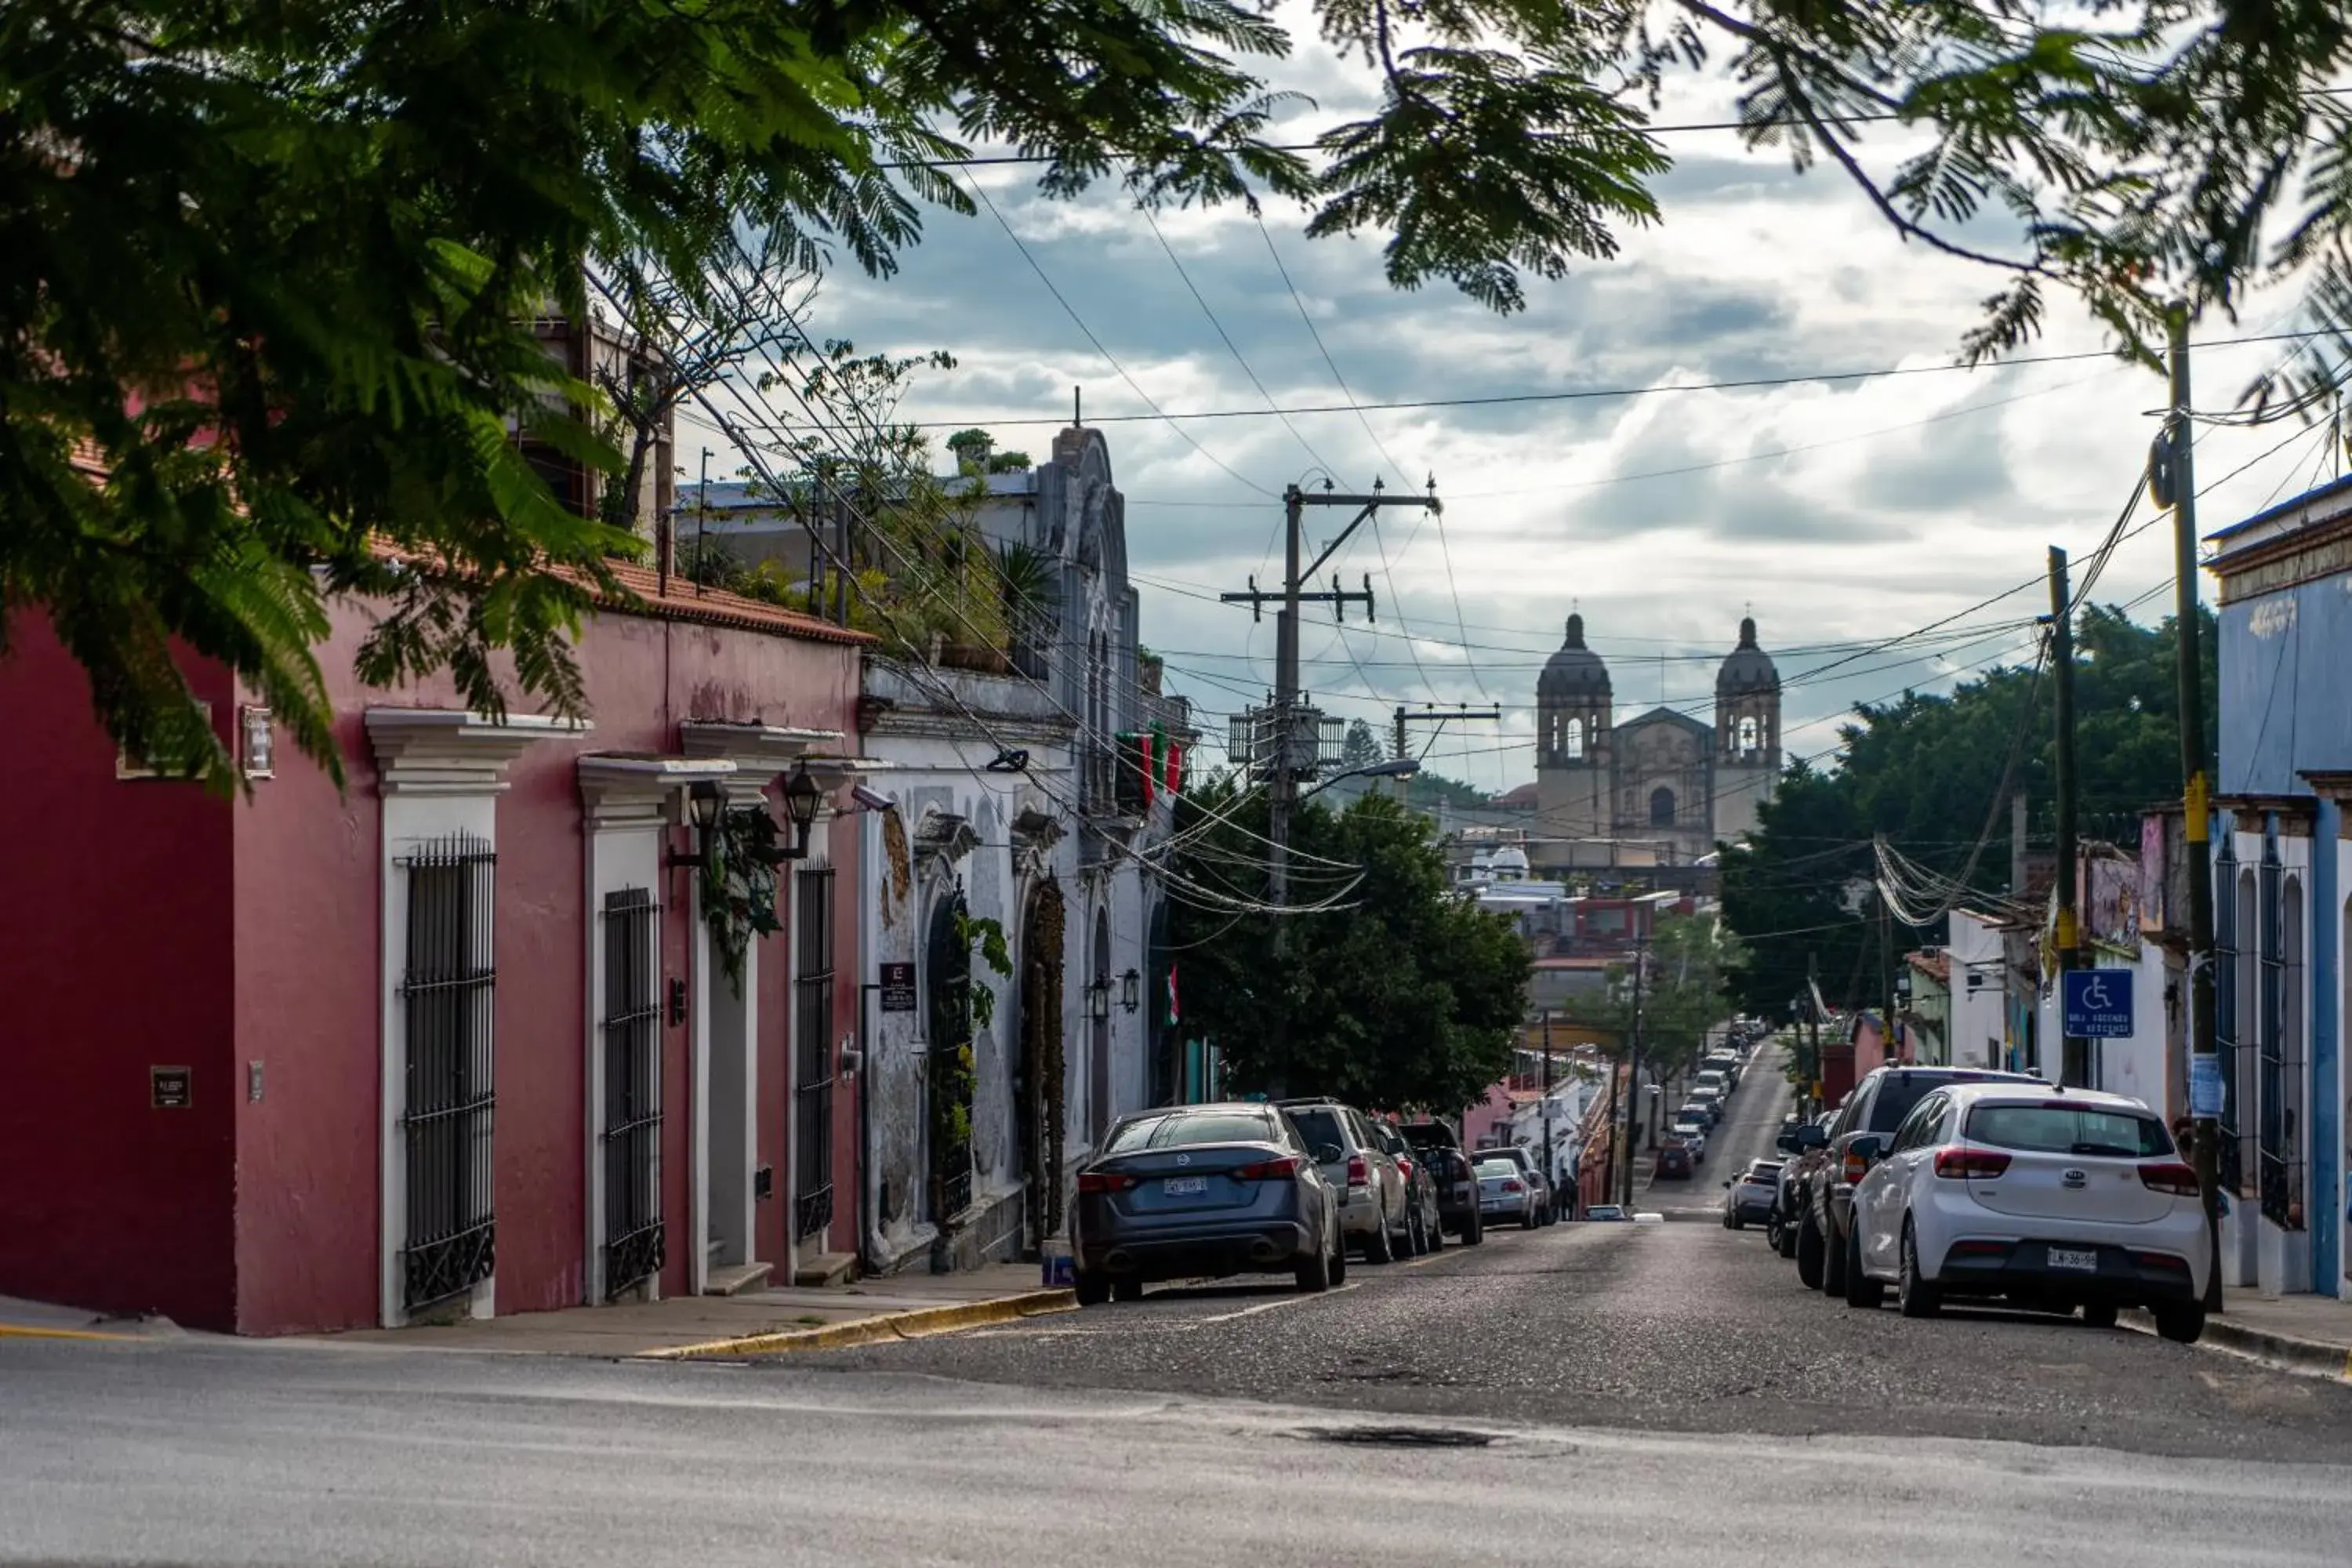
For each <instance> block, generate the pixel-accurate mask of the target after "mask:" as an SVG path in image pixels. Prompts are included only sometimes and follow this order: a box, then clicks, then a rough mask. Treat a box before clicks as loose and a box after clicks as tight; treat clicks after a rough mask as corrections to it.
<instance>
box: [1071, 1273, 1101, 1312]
mask: <svg viewBox="0 0 2352 1568" xmlns="http://www.w3.org/2000/svg"><path fill="white" fill-rule="evenodd" d="M1070 1289H1072V1290H1074V1291H1076V1293H1077V1298H1078V1305H1079V1306H1081V1307H1099V1306H1101V1305H1102V1304H1103V1303H1104V1302H1105V1301H1108V1300H1110V1281H1109V1280H1108V1279H1106V1278H1105V1277H1103V1276H1102V1275H1100V1274H1089V1273H1087V1271H1086V1270H1084V1269H1080V1270H1079V1271H1078V1272H1077V1273H1076V1274H1074V1275H1072V1276H1071V1277H1070Z"/></svg>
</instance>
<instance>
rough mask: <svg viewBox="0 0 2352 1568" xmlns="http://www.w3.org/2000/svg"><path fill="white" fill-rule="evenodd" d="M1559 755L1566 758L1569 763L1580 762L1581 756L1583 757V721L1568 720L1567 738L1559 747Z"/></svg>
mask: <svg viewBox="0 0 2352 1568" xmlns="http://www.w3.org/2000/svg"><path fill="white" fill-rule="evenodd" d="M1560 753H1561V754H1562V755H1563V756H1565V757H1567V758H1568V760H1569V761H1570V762H1577V761H1580V759H1581V758H1582V757H1583V755H1584V721H1583V720H1581V719H1570V721H1568V736H1567V739H1566V741H1565V742H1563V743H1562V744H1561V746H1560Z"/></svg>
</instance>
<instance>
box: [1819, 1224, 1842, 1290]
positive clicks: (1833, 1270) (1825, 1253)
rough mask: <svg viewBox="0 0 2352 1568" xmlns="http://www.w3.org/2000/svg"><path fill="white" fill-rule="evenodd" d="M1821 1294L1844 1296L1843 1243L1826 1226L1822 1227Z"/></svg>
mask: <svg viewBox="0 0 2352 1568" xmlns="http://www.w3.org/2000/svg"><path fill="white" fill-rule="evenodd" d="M1844 1294H1845V1243H1844V1242H1843V1241H1840V1240H1839V1239H1838V1237H1837V1233H1836V1232H1835V1231H1833V1230H1832V1229H1830V1227H1829V1226H1822V1295H1824V1296H1843V1295H1844Z"/></svg>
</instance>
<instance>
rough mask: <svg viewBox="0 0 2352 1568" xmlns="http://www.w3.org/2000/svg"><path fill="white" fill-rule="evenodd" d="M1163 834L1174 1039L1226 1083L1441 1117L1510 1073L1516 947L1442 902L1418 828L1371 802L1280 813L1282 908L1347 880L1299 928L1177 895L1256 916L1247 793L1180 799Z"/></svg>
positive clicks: (1520, 998)
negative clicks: (1204, 1043)
mask: <svg viewBox="0 0 2352 1568" xmlns="http://www.w3.org/2000/svg"><path fill="white" fill-rule="evenodd" d="M1176 829H1177V839H1178V841H1179V843H1180V846H1181V847H1180V849H1179V852H1178V853H1177V854H1176V856H1175V857H1174V859H1173V861H1172V865H1171V871H1172V872H1173V874H1174V876H1175V877H1177V878H1181V879H1182V881H1181V882H1179V883H1177V892H1176V894H1175V895H1174V901H1173V914H1172V919H1171V928H1170V940H1171V945H1172V946H1173V947H1174V948H1175V949H1176V950H1177V951H1178V952H1181V955H1182V956H1181V959H1180V961H1179V962H1180V963H1181V965H1182V973H1183V980H1182V985H1183V994H1184V1025H1185V1027H1186V1029H1187V1030H1188V1031H1193V1032H1197V1033H1199V1034H1201V1035H1203V1036H1206V1037H1210V1038H1213V1039H1214V1040H1215V1041H1216V1042H1217V1044H1218V1046H1219V1047H1220V1048H1221V1049H1222V1051H1223V1056H1224V1059H1225V1061H1226V1063H1227V1074H1228V1079H1229V1080H1230V1081H1232V1082H1234V1083H1236V1084H1239V1085H1244V1086H1253V1087H1256V1088H1262V1089H1281V1090H1282V1091H1284V1092H1286V1093H1291V1094H1331V1095H1337V1096H1339V1098H1341V1099H1343V1100H1349V1101H1350V1102H1352V1103H1355V1104H1358V1105H1361V1106H1364V1107H1367V1108H1369V1109H1375V1110H1417V1109H1426V1110H1439V1111H1444V1112H1446V1113H1448V1114H1451V1113H1454V1112H1456V1111H1458V1110H1460V1109H1461V1108H1462V1107H1463V1106H1465V1105H1468V1104H1470V1103H1471V1102H1472V1101H1474V1100H1476V1099H1477V1098H1478V1097H1479V1096H1480V1095H1481V1094H1483V1093H1484V1092H1485V1091H1486V1088H1487V1086H1488V1085H1490V1084H1492V1083H1494V1082H1495V1081H1496V1079H1500V1078H1502V1077H1503V1076H1504V1075H1505V1074H1506V1073H1507V1072H1508V1071H1509V1070H1510V1064H1511V1051H1512V1047H1513V1045H1514V1043H1515V1041H1516V1039H1517V1031H1518V1027H1519V1025H1520V1022H1521V1020H1522V1019H1523V1018H1524V1017H1525V1016H1526V1007H1527V1000H1526V998H1527V984H1528V973H1529V972H1530V968H1531V963H1530V960H1529V959H1528V951H1527V947H1526V944H1525V943H1523V942H1520V941H1519V939H1518V937H1517V934H1516V933H1515V932H1514V931H1512V929H1511V926H1510V924H1509V922H1508V921H1506V920H1504V919H1502V918H1501V917H1499V916H1496V915H1490V914H1487V913H1486V912H1485V911H1484V910H1480V909H1479V908H1478V907H1477V905H1476V904H1475V903H1473V902H1471V901H1470V900H1466V899H1464V898H1462V897H1460V896H1458V895H1456V894H1455V893H1454V892H1453V891H1452V890H1451V889H1450V887H1449V884H1448V880H1447V876H1446V869H1445V861H1444V855H1443V854H1442V852H1441V851H1440V850H1439V848H1438V847H1437V845H1436V843H1435V841H1434V839H1433V837H1432V834H1431V830H1430V826H1429V824H1428V822H1427V821H1426V819H1424V818H1422V817H1419V816H1411V815H1408V814H1406V813H1404V812H1402V811H1400V810H1399V809H1398V807H1397V805H1396V803H1395V802H1394V801H1393V800H1391V799H1389V798H1388V797H1386V796H1383V795H1367V796H1365V797H1364V798H1362V799H1360V800H1358V801H1356V802H1355V803H1353V804H1352V805H1349V807H1348V809H1347V810H1345V811H1343V812H1331V811H1327V810H1325V809H1324V808H1323V807H1322V806H1320V805H1315V804H1309V805H1306V806H1304V807H1302V808H1301V809H1300V810H1299V811H1298V812H1297V813H1296V814H1295V816H1294V817H1293V819H1292V825H1291V843H1292V846H1293V847H1294V849H1295V851H1296V854H1297V861H1296V863H1295V865H1294V868H1293V876H1292V887H1291V900H1292V901H1293V902H1295V903H1298V904H1315V903H1319V902H1325V901H1328V900H1330V899H1331V898H1332V897H1334V896H1339V895H1340V891H1341V889H1344V888H1346V887H1347V884H1348V883H1349V881H1350V880H1352V879H1354V878H1355V877H1356V876H1357V874H1358V870H1359V869H1360V873H1361V877H1362V880H1361V881H1360V882H1359V883H1357V885H1356V886H1355V887H1354V888H1353V889H1351V890H1349V891H1346V892H1345V894H1344V896H1343V898H1342V901H1343V902H1344V903H1345V904H1346V906H1347V907H1345V908H1339V909H1333V910H1328V911H1326V912H1321V913H1315V914H1289V915H1269V914H1249V913H1244V914H1241V915H1239V916H1238V917H1237V916H1236V915H1235V914H1234V913H1233V912H1231V911H1229V910H1223V909H1219V908H1216V907H1213V906H1210V905H1208V904H1206V902H1205V901H1204V900H1202V898H1201V897H1200V896H1198V895H1197V894H1196V893H1192V892H1188V891H1187V890H1186V888H1185V884H1187V883H1189V884H1192V886H1193V887H1195V888H1200V889H1209V890H1210V892H1211V893H1212V894H1213V895H1214V896H1215V897H1217V898H1220V899H1235V900H1243V901H1244V902H1263V901H1265V899H1266V894H1267V886H1266V882H1267V863H1266V853H1265V852H1266V845H1265V838H1264V835H1265V830H1266V812H1265V797H1264V795H1263V794H1262V793H1260V794H1258V795H1255V796H1254V797H1252V798H1249V799H1245V800H1244V799H1237V798H1236V796H1235V794H1234V788H1233V785H1232V784H1231V783H1230V782H1229V781H1225V780H1222V779H1221V780H1217V781H1213V782H1212V783H1210V784H1206V785H1204V786H1202V787H1198V788H1195V789H1192V790H1191V791H1189V792H1188V793H1187V794H1186V795H1182V796H1181V797H1180V798H1179V801H1178V811H1177V821H1176ZM1188 834H1190V835H1192V837H1190V838H1189V840H1188V839H1187V835H1188ZM1330 862H1338V864H1337V865H1333V864H1330ZM1274 921H1282V922H1283V925H1284V932H1283V942H1284V947H1283V951H1282V952H1280V953H1279V954H1277V953H1276V951H1275V945H1276V944H1275V941H1274V928H1273V922H1274Z"/></svg>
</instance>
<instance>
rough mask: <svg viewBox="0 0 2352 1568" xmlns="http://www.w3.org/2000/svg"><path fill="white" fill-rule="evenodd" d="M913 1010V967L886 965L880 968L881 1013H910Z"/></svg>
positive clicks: (911, 965)
mask: <svg viewBox="0 0 2352 1568" xmlns="http://www.w3.org/2000/svg"><path fill="white" fill-rule="evenodd" d="M914 1010H915V966H914V965H913V964H911V963H886V964H884V965H883V966H882V1011H884V1012H885V1013H911V1012H913V1011H914Z"/></svg>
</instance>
